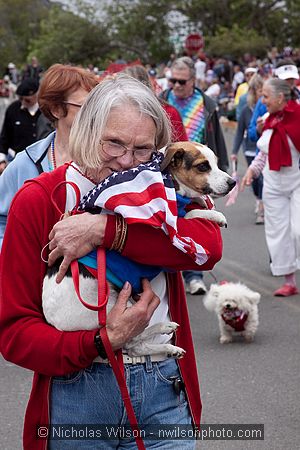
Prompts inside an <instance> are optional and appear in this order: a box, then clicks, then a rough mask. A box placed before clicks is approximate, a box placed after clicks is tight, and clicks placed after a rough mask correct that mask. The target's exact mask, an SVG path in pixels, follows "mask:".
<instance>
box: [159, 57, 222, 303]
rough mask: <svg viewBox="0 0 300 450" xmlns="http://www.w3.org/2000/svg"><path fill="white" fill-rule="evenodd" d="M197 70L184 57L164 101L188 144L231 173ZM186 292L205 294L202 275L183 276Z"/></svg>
mask: <svg viewBox="0 0 300 450" xmlns="http://www.w3.org/2000/svg"><path fill="white" fill-rule="evenodd" d="M195 74H196V71H195V66H194V62H193V60H192V59H191V58H189V57H187V56H183V57H181V58H178V59H176V60H175V61H174V62H173V63H172V66H171V77H170V78H169V83H170V86H171V87H170V89H167V90H166V91H164V92H163V94H162V97H163V98H164V99H165V100H166V101H167V102H168V103H170V104H171V105H173V106H175V108H176V109H177V110H178V111H179V113H180V115H181V118H182V121H183V124H184V126H185V129H186V133H187V135H188V138H189V141H194V142H200V143H201V144H205V145H207V146H208V147H210V148H211V149H212V150H213V151H214V152H215V154H216V155H217V157H218V166H219V167H220V169H222V170H225V171H226V170H227V169H228V157H227V150H226V145H225V141H224V136H223V132H222V129H221V126H220V123H219V118H218V114H217V105H216V103H215V102H214V101H213V100H212V99H211V98H210V97H208V96H207V95H205V94H204V93H203V92H202V91H201V90H200V89H198V88H197V87H195ZM183 276H184V280H185V284H186V290H187V292H190V293H191V294H192V295H196V294H198V295H199V294H205V292H206V286H205V284H204V282H203V274H202V272H191V271H188V272H183Z"/></svg>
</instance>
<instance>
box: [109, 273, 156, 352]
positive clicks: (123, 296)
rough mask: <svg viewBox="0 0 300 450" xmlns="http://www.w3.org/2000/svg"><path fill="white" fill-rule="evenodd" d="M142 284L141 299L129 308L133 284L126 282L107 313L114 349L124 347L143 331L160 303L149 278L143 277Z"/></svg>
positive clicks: (110, 338)
mask: <svg viewBox="0 0 300 450" xmlns="http://www.w3.org/2000/svg"><path fill="white" fill-rule="evenodd" d="M142 286H143V292H142V293H141V294H140V298H139V300H138V301H137V302H136V303H135V304H134V305H133V306H131V307H130V308H128V307H127V301H128V299H129V297H130V294H131V286H130V284H129V283H128V282H126V283H125V284H124V286H123V289H122V290H121V292H120V293H119V296H118V299H117V301H116V304H115V305H114V307H113V308H112V309H111V311H110V312H109V314H108V315H107V320H106V329H107V336H108V338H109V340H110V343H111V346H112V348H113V350H117V349H119V348H122V347H123V346H124V345H125V344H126V342H128V341H130V340H131V339H132V338H134V337H135V336H137V335H138V334H140V333H142V332H143V331H144V329H145V328H146V327H147V326H148V324H149V322H150V319H151V317H152V315H153V313H154V311H155V310H156V308H157V307H158V305H159V303H160V300H159V298H158V297H157V295H156V294H155V293H154V292H153V290H152V288H151V285H150V282H149V281H148V280H146V279H143V280H142Z"/></svg>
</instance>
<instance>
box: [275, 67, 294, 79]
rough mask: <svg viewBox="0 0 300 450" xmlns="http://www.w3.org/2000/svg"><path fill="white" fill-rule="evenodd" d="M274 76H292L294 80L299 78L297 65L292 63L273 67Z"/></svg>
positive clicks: (286, 77)
mask: <svg viewBox="0 0 300 450" xmlns="http://www.w3.org/2000/svg"><path fill="white" fill-rule="evenodd" d="M275 76H276V77H278V78H280V79H281V80H288V79H289V78H294V80H299V73H298V69H297V66H294V65H293V64H287V65H286V66H281V67H278V68H277V69H275Z"/></svg>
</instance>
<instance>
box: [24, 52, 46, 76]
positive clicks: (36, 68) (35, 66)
mask: <svg viewBox="0 0 300 450" xmlns="http://www.w3.org/2000/svg"><path fill="white" fill-rule="evenodd" d="M43 71H44V69H43V67H42V66H41V65H40V64H39V62H38V59H37V57H36V56H33V57H32V58H31V64H27V67H26V69H25V70H24V72H23V80H26V79H27V78H33V79H34V80H36V81H40V78H41V75H42V73H43Z"/></svg>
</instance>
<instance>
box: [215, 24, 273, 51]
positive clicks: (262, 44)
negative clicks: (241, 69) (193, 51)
mask: <svg viewBox="0 0 300 450" xmlns="http://www.w3.org/2000/svg"><path fill="white" fill-rule="evenodd" d="M269 47H270V42H269V41H268V39H267V38H264V37H262V36H260V35H259V34H258V33H257V32H256V31H255V30H248V31H247V33H246V32H245V29H243V28H240V27H239V26H238V25H233V27H232V28H226V27H219V28H217V30H216V32H215V35H214V36H211V37H209V38H208V39H207V45H206V51H207V52H208V53H209V54H211V55H214V56H220V57H221V56H225V55H230V56H231V57H232V58H233V59H239V58H240V57H241V56H242V55H243V54H244V53H251V54H252V55H256V56H258V57H264V56H265V54H266V49H267V48H269Z"/></svg>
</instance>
